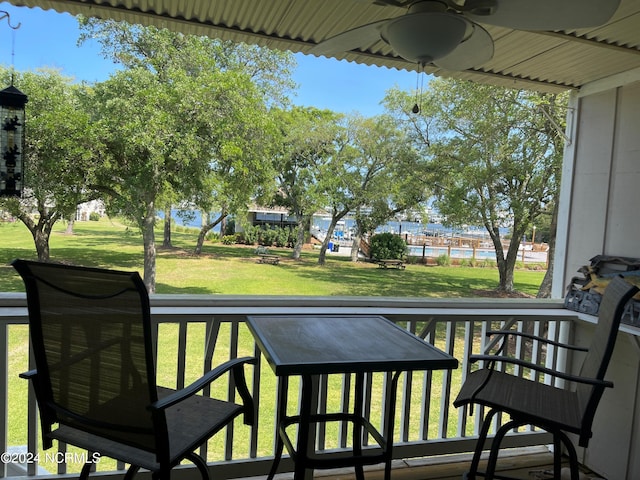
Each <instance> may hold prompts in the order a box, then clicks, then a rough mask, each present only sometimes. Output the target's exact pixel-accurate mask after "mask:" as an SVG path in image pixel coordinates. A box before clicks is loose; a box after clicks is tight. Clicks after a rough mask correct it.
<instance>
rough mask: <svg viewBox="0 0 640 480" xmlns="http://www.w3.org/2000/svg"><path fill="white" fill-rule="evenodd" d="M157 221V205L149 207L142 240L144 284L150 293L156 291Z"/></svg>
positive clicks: (144, 221) (152, 204)
mask: <svg viewBox="0 0 640 480" xmlns="http://www.w3.org/2000/svg"><path fill="white" fill-rule="evenodd" d="M155 220H156V212H155V205H154V203H153V202H150V203H149V205H147V214H146V216H145V218H144V219H143V220H142V239H143V242H144V276H143V280H144V284H145V286H146V287H147V291H148V292H149V293H155V291H156V238H155V232H154V226H155Z"/></svg>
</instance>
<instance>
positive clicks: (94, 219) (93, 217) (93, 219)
mask: <svg viewBox="0 0 640 480" xmlns="http://www.w3.org/2000/svg"><path fill="white" fill-rule="evenodd" d="M89 221H91V222H99V221H100V214H99V213H98V212H91V213H90V214H89Z"/></svg>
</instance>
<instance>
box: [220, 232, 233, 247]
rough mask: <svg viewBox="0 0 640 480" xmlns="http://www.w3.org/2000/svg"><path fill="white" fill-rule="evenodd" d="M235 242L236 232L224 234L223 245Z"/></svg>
mask: <svg viewBox="0 0 640 480" xmlns="http://www.w3.org/2000/svg"><path fill="white" fill-rule="evenodd" d="M234 243H236V236H235V234H233V235H224V236H223V237H222V244H223V245H233V244H234Z"/></svg>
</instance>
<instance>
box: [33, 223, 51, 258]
mask: <svg viewBox="0 0 640 480" xmlns="http://www.w3.org/2000/svg"><path fill="white" fill-rule="evenodd" d="M40 226H41V225H40ZM31 234H32V235H33V241H34V243H35V246H36V252H37V253H38V260H39V261H41V262H48V261H49V258H50V257H49V234H48V233H47V232H46V230H43V229H41V228H37V229H36V230H34V231H32V232H31Z"/></svg>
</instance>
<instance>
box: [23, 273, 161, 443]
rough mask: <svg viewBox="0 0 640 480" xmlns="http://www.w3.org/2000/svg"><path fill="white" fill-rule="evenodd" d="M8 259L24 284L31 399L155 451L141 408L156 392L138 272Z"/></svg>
mask: <svg viewBox="0 0 640 480" xmlns="http://www.w3.org/2000/svg"><path fill="white" fill-rule="evenodd" d="M13 266H14V267H15V269H16V270H17V271H18V272H19V273H20V275H21V276H22V279H23V280H24V283H25V287H26V292H27V304H28V310H29V325H30V335H31V342H32V346H33V351H34V357H35V362H36V369H37V378H36V384H37V387H36V388H37V395H38V403H39V404H40V409H41V411H42V409H43V407H45V408H46V409H48V411H49V412H51V416H54V417H55V418H50V419H48V421H49V422H56V421H57V422H59V423H60V424H66V425H69V426H72V427H75V428H77V429H80V430H83V431H87V432H90V433H94V434H98V435H101V436H104V437H107V438H111V439H113V440H116V441H124V443H127V444H130V445H134V446H138V447H141V448H144V449H145V450H150V451H152V450H154V449H155V440H154V436H153V425H154V424H153V419H152V417H151V414H150V413H149V412H148V411H147V410H146V407H147V406H148V405H149V404H150V403H151V402H153V401H156V400H157V393H156V385H155V369H154V360H153V353H152V352H153V350H152V345H151V324H150V309H149V297H148V294H147V291H146V288H145V286H144V283H143V282H142V279H141V278H140V276H139V275H138V274H137V273H135V272H121V271H113V270H103V269H94V268H85V267H74V266H67V265H61V264H52V263H40V262H31V261H24V260H15V261H14V262H13ZM43 403H44V404H45V405H43ZM43 428H44V426H43Z"/></svg>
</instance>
